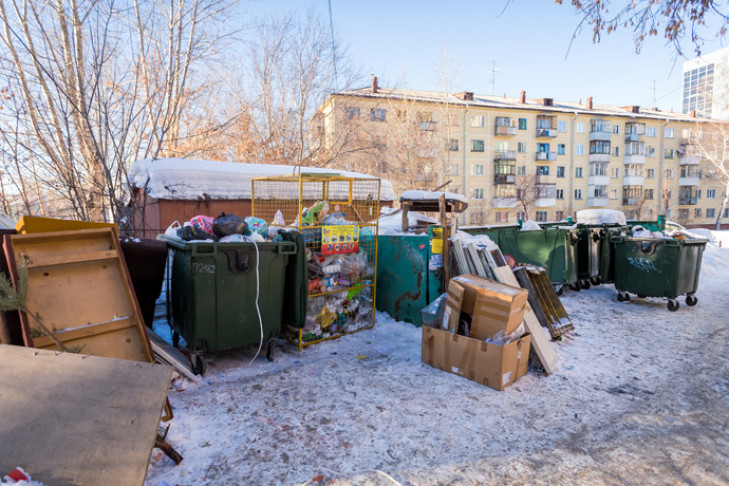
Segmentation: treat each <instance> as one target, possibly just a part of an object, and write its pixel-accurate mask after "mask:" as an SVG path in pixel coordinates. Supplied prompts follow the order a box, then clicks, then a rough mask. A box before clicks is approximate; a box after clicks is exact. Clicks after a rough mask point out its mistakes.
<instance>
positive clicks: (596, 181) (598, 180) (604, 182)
mask: <svg viewBox="0 0 729 486" xmlns="http://www.w3.org/2000/svg"><path fill="white" fill-rule="evenodd" d="M587 184H588V185H590V186H608V185H610V176H608V175H603V174H600V175H591V176H588V177H587Z"/></svg>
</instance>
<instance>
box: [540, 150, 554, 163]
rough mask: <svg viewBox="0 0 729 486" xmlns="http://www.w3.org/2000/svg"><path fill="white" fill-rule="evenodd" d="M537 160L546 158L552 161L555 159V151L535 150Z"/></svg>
mask: <svg viewBox="0 0 729 486" xmlns="http://www.w3.org/2000/svg"><path fill="white" fill-rule="evenodd" d="M537 160H548V161H552V162H554V161H555V160H557V152H537Z"/></svg>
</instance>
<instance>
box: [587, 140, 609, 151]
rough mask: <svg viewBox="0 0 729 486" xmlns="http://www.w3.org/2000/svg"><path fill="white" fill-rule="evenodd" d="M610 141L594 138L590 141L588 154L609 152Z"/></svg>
mask: <svg viewBox="0 0 729 486" xmlns="http://www.w3.org/2000/svg"><path fill="white" fill-rule="evenodd" d="M609 153H610V142H603V141H600V140H595V141H593V142H590V154H609Z"/></svg>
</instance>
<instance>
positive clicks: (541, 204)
mask: <svg viewBox="0 0 729 486" xmlns="http://www.w3.org/2000/svg"><path fill="white" fill-rule="evenodd" d="M556 205H557V198H556V197H540V198H539V199H537V200H535V201H534V206H535V207H537V208H549V207H552V206H556Z"/></svg>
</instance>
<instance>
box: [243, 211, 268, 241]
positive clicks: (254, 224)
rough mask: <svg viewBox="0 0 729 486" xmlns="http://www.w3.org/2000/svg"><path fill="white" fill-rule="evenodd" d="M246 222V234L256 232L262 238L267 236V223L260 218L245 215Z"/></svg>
mask: <svg viewBox="0 0 729 486" xmlns="http://www.w3.org/2000/svg"><path fill="white" fill-rule="evenodd" d="M245 222H246V224H247V225H248V234H249V235H250V234H253V233H258V234H259V235H261V236H263V237H264V238H268V223H266V221H265V220H263V219H261V218H256V217H255V216H246V219H245Z"/></svg>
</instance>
